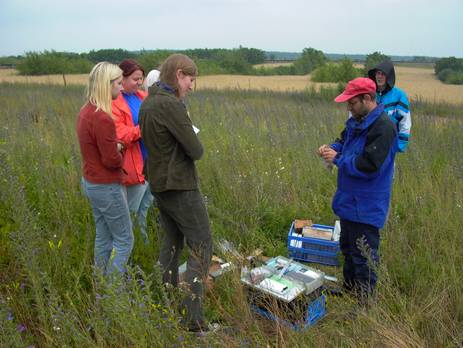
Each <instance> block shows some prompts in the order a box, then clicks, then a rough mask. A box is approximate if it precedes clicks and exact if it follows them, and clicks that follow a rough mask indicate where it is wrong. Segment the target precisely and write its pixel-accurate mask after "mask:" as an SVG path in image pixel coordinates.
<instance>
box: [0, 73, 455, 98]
mask: <svg viewBox="0 0 463 348" xmlns="http://www.w3.org/2000/svg"><path fill="white" fill-rule="evenodd" d="M271 65H275V64H271ZM280 65H281V64H280ZM396 73H397V78H396V84H397V86H398V87H399V88H401V89H403V90H404V91H405V92H406V93H407V95H408V97H409V98H410V99H411V100H412V101H415V100H424V101H429V102H445V103H450V104H463V85H446V84H444V83H442V82H441V81H439V80H438V79H437V78H436V77H435V75H434V70H433V67H432V65H430V64H422V65H420V66H419V67H418V66H416V65H413V64H411V65H406V64H401V65H399V66H397V67H396ZM86 81H87V75H85V74H84V75H66V82H67V83H68V84H78V85H84V84H85V83H86ZM0 82H24V83H30V82H34V83H35V82H37V83H45V84H48V83H53V84H59V85H63V84H64V82H63V77H62V76H61V75H47V76H18V75H17V74H16V71H15V70H13V69H0ZM333 85H334V84H331V83H315V82H311V81H310V75H307V76H247V75H246V76H245V75H208V76H200V77H199V78H198V79H197V83H196V89H198V90H201V89H243V90H250V89H251V90H271V91H283V92H285V91H304V90H306V89H308V88H315V89H317V90H318V89H320V87H331V86H333Z"/></svg>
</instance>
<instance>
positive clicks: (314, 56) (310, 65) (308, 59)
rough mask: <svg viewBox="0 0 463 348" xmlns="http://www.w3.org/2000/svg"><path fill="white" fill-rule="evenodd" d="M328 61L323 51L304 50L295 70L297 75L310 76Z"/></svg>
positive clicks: (295, 64) (297, 60) (295, 63)
mask: <svg viewBox="0 0 463 348" xmlns="http://www.w3.org/2000/svg"><path fill="white" fill-rule="evenodd" d="M327 60H328V59H327V58H326V57H325V55H324V54H323V52H322V51H319V50H316V49H315V48H304V49H303V50H302V54H301V56H300V57H299V58H298V59H296V61H295V62H294V69H295V72H296V74H297V75H305V74H309V73H310V72H311V71H312V70H314V69H315V68H318V67H319V66H322V65H324V64H325V63H326V62H327Z"/></svg>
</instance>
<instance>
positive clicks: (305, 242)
mask: <svg viewBox="0 0 463 348" xmlns="http://www.w3.org/2000/svg"><path fill="white" fill-rule="evenodd" d="M312 227H314V228H317V227H319V228H324V229H326V228H328V229H333V230H334V227H333V226H326V225H319V224H313V225H312ZM293 232H294V222H293V223H292V224H291V228H290V229H289V232H288V253H289V257H291V258H293V259H295V260H301V261H305V262H314V263H320V264H323V265H329V266H339V260H338V253H339V251H340V249H339V242H335V241H331V240H324V239H318V238H313V237H304V236H300V237H299V236H293V235H292V233H293ZM297 242H301V243H297ZM296 243H297V244H301V246H300V247H297V246H295V244H296ZM291 244H293V245H291Z"/></svg>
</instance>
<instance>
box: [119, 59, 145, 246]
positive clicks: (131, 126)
mask: <svg viewBox="0 0 463 348" xmlns="http://www.w3.org/2000/svg"><path fill="white" fill-rule="evenodd" d="M119 67H120V68H121V69H122V72H123V73H122V87H123V89H122V92H121V93H120V94H119V96H118V97H117V98H116V99H115V100H114V101H113V103H112V111H113V114H114V116H115V120H114V122H115V124H116V135H117V138H118V141H120V142H121V143H122V144H123V146H124V150H125V155H124V165H123V168H124V170H125V171H126V172H127V176H126V178H125V180H124V182H123V184H124V185H125V187H126V188H127V200H128V204H129V209H130V212H131V213H134V214H135V215H136V219H137V223H138V225H139V227H140V232H141V235H142V237H143V241H144V242H145V244H147V243H148V242H149V239H148V234H147V232H146V225H147V223H146V216H147V213H148V209H149V207H150V205H151V203H152V202H153V195H152V194H151V192H150V188H149V184H148V182H147V181H146V180H145V176H144V175H143V167H144V162H145V161H146V158H147V151H146V149H145V147H144V145H143V141H142V139H141V134H140V127H139V125H138V112H139V111H140V106H141V103H142V101H143V99H145V97H146V92H143V91H141V90H140V87H141V86H142V84H143V77H144V75H145V71H144V70H143V67H142V66H141V65H140V64H138V63H137V61H135V60H133V59H126V60H124V61H122V62H121V63H120V64H119Z"/></svg>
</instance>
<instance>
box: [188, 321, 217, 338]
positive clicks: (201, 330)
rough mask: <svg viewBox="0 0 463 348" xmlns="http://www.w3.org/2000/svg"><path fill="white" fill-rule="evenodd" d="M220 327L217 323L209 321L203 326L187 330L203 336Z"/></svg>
mask: <svg viewBox="0 0 463 348" xmlns="http://www.w3.org/2000/svg"><path fill="white" fill-rule="evenodd" d="M221 328H222V327H221V325H220V324H219V323H209V324H207V325H206V326H204V327H198V328H194V329H189V330H188V331H190V332H192V333H194V334H195V335H196V336H197V337H205V336H208V335H210V334H213V333H215V332H217V331H219V330H220V329H221Z"/></svg>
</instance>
